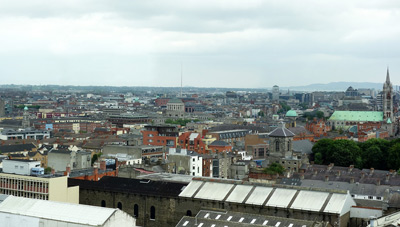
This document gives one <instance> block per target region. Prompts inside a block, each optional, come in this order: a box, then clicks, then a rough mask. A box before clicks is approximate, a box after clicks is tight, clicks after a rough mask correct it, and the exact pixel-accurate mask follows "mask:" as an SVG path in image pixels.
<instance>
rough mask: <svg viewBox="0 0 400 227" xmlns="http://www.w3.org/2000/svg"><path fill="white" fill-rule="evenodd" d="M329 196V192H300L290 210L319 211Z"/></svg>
mask: <svg viewBox="0 0 400 227" xmlns="http://www.w3.org/2000/svg"><path fill="white" fill-rule="evenodd" d="M328 196H329V193H327V192H315V191H300V193H299V194H298V195H297V197H296V199H295V201H294V202H293V204H292V206H291V207H290V208H293V209H298V210H311V211H319V210H321V208H322V205H324V203H325V201H326V198H328Z"/></svg>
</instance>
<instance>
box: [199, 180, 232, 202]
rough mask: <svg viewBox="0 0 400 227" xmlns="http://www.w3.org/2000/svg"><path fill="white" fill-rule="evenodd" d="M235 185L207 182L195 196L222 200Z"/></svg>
mask: <svg viewBox="0 0 400 227" xmlns="http://www.w3.org/2000/svg"><path fill="white" fill-rule="evenodd" d="M233 186H234V185H233V184H220V183H214V182H206V183H205V184H204V185H203V187H202V188H201V189H200V191H199V192H198V193H197V194H196V196H195V198H198V199H209V200H219V201H222V200H223V199H224V198H225V196H226V195H227V194H228V192H229V191H230V190H231V189H232V187H233Z"/></svg>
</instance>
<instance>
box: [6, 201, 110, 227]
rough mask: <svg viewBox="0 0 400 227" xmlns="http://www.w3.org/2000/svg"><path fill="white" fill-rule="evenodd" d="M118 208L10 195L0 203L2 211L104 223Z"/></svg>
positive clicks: (87, 222) (59, 219)
mask: <svg viewBox="0 0 400 227" xmlns="http://www.w3.org/2000/svg"><path fill="white" fill-rule="evenodd" d="M116 211H117V209H113V208H104V207H96V206H87V205H80V204H72V203H61V202H53V201H47V200H38V199H28V198H22V197H15V196H8V197H7V198H6V199H5V200H4V201H3V202H1V203H0V212H3V213H11V214H18V215H24V216H30V217H37V218H44V219H50V220H57V221H64V222H71V223H79V224H85V225H93V226H99V225H103V224H104V223H105V222H106V221H107V220H108V219H109V218H110V217H111V216H112V215H113V214H114V212H116Z"/></svg>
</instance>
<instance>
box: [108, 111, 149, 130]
mask: <svg viewBox="0 0 400 227" xmlns="http://www.w3.org/2000/svg"><path fill="white" fill-rule="evenodd" d="M107 120H108V121H109V122H111V124H113V125H116V126H117V127H118V128H123V126H124V124H145V123H150V121H151V119H150V118H149V117H148V116H145V115H135V114H119V115H110V116H109V117H108V119H107Z"/></svg>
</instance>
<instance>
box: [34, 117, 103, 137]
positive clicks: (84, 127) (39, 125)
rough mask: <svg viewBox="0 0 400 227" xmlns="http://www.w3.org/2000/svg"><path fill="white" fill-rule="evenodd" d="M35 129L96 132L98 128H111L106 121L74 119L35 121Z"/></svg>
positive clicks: (84, 118)
mask: <svg viewBox="0 0 400 227" xmlns="http://www.w3.org/2000/svg"><path fill="white" fill-rule="evenodd" d="M33 127H34V128H36V129H41V130H52V131H53V132H55V133H56V132H59V131H63V130H64V131H66V130H67V131H74V132H75V133H79V132H94V131H95V129H96V128H101V127H109V125H108V124H107V123H106V121H105V120H100V119H94V118H87V117H74V118H72V117H71V118H53V119H36V120H33Z"/></svg>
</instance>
